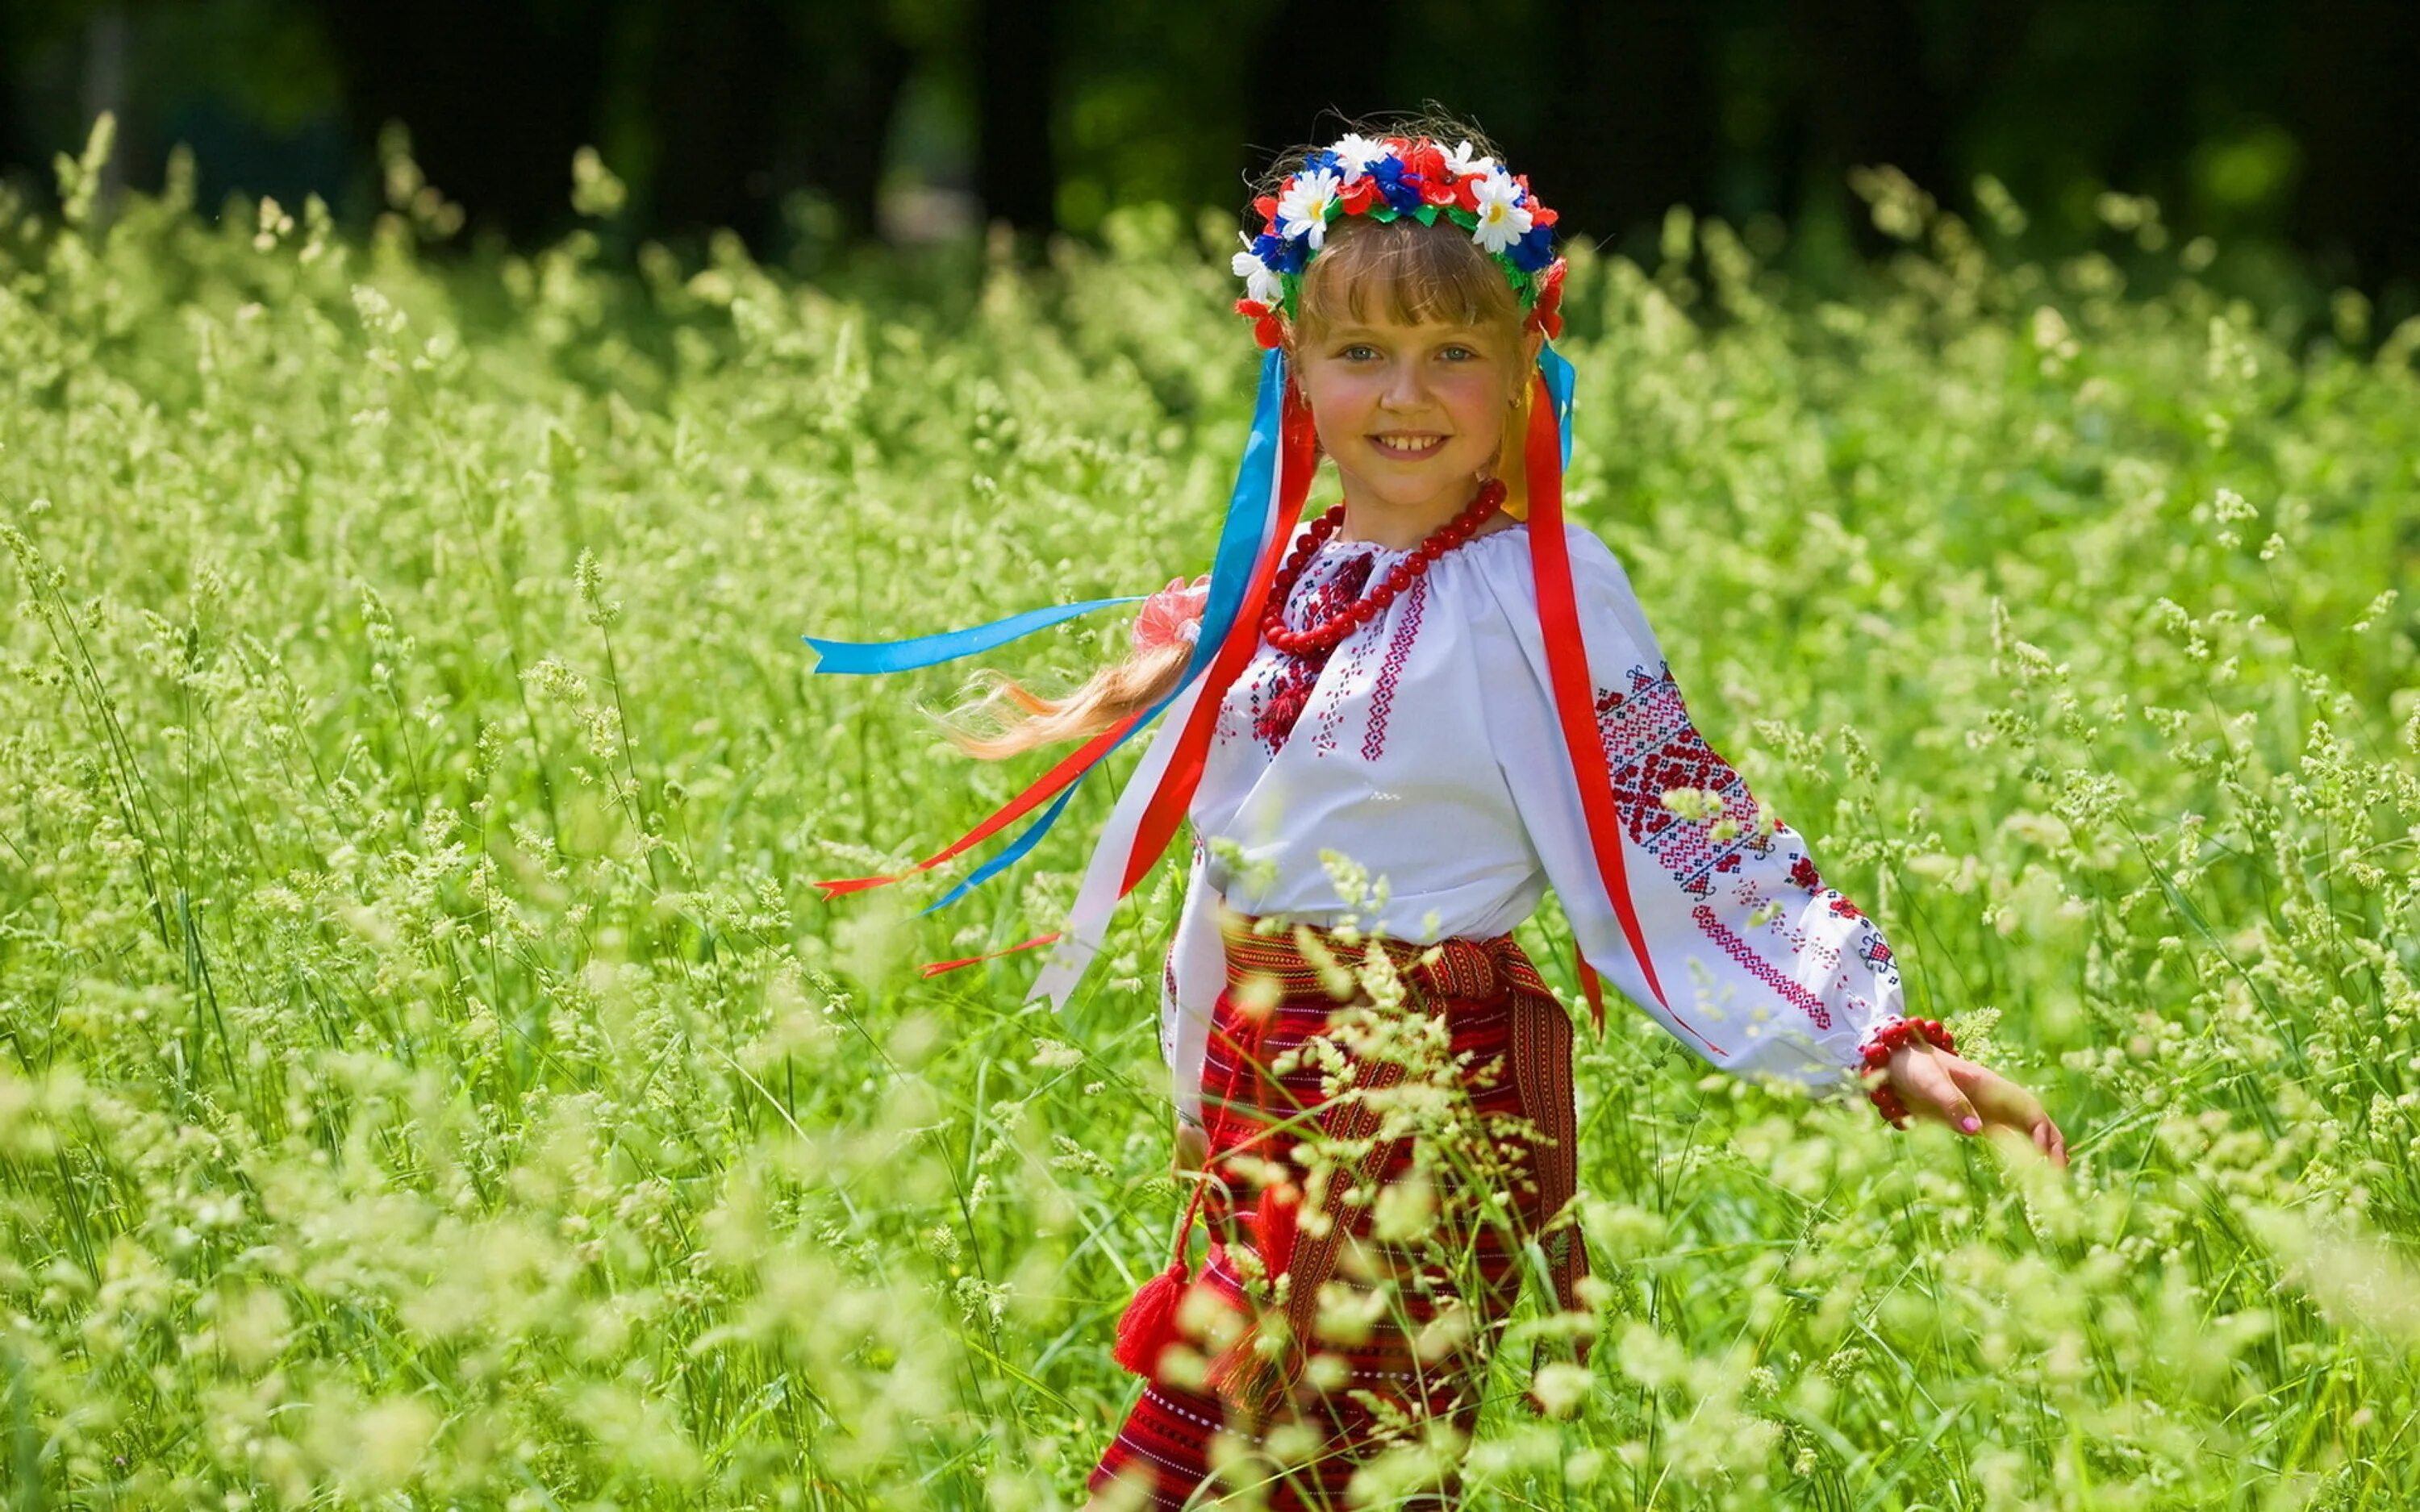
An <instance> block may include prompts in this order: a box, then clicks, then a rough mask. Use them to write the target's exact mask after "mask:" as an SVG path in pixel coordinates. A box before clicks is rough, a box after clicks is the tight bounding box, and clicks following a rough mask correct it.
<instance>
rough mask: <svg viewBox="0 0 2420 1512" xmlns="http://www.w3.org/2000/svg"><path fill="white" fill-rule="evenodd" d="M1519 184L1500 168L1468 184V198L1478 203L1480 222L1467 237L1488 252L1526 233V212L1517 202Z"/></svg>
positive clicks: (1510, 243)
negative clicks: (1469, 190)
mask: <svg viewBox="0 0 2420 1512" xmlns="http://www.w3.org/2000/svg"><path fill="white" fill-rule="evenodd" d="M1520 194H1521V186H1520V185H1519V184H1516V183H1514V182H1513V181H1512V176H1511V175H1510V174H1507V173H1505V172H1504V171H1503V170H1502V169H1498V170H1497V171H1496V172H1494V173H1492V174H1489V175H1488V176H1487V177H1484V178H1482V179H1481V180H1480V181H1479V182H1478V183H1476V184H1473V185H1472V186H1471V197H1472V198H1473V199H1475V200H1477V201H1478V202H1479V205H1478V208H1479V224H1477V225H1476V226H1473V227H1472V228H1471V232H1470V239H1472V240H1473V241H1476V242H1478V243H1479V244H1480V245H1481V247H1484V248H1486V249H1487V250H1488V251H1489V252H1502V251H1503V250H1504V249H1505V248H1507V247H1509V246H1511V245H1512V243H1514V242H1515V241H1518V240H1520V239H1522V238H1523V237H1525V236H1528V234H1529V211H1528V208H1527V207H1525V206H1522V205H1520V204H1518V203H1516V201H1517V200H1518V199H1519V198H1520Z"/></svg>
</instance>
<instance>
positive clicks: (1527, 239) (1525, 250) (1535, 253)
mask: <svg viewBox="0 0 2420 1512" xmlns="http://www.w3.org/2000/svg"><path fill="white" fill-rule="evenodd" d="M1505 255H1507V256H1509V257H1511V258H1512V266H1513V267H1515V268H1518V269H1519V270H1521V271H1523V272H1525V273H1535V272H1540V271H1543V270H1544V268H1545V267H1546V265H1547V264H1548V263H1551V262H1553V261H1554V260H1555V228H1554V227H1553V226H1551V225H1533V226H1531V227H1530V228H1529V229H1528V232H1526V233H1524V234H1523V235H1522V236H1521V237H1520V239H1517V240H1515V241H1514V242H1513V243H1512V246H1511V247H1509V248H1507V249H1506V253H1505Z"/></svg>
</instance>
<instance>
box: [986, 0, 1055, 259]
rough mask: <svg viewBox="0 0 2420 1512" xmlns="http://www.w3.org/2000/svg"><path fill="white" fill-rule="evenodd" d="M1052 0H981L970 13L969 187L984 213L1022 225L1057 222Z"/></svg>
mask: <svg viewBox="0 0 2420 1512" xmlns="http://www.w3.org/2000/svg"><path fill="white" fill-rule="evenodd" d="M1058 22H1059V7H1058V3H1057V0H980V3H979V4H978V5H977V6H976V20H975V81H976V90H975V93H976V102H975V113H976V121H975V128H976V131H977V133H978V135H979V137H980V138H981V140H980V141H979V142H978V143H977V144H976V148H975V193H976V195H977V197H979V198H980V199H981V200H982V201H983V206H984V214H985V216H987V217H988V218H990V219H991V220H994V221H1005V222H1007V223H1008V224H1010V225H1012V226H1014V227H1015V228H1016V229H1017V230H1018V231H1022V232H1036V233H1039V232H1047V231H1049V230H1050V229H1052V228H1053V227H1054V226H1055V225H1056V224H1058V214H1057V211H1058V204H1057V201H1058V193H1059V162H1058V156H1057V153H1056V152H1055V151H1054V149H1053V147H1052V146H1051V131H1050V127H1051V106H1052V104H1053V102H1054V101H1055V100H1056V98H1057V93H1058V91H1057V83H1058V53H1059V37H1058V32H1059V26H1058Z"/></svg>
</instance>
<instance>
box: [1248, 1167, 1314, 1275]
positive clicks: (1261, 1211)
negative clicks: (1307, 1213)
mask: <svg viewBox="0 0 2420 1512" xmlns="http://www.w3.org/2000/svg"><path fill="white" fill-rule="evenodd" d="M1301 1214H1302V1189H1301V1188H1299V1187H1297V1186H1295V1184H1294V1183H1293V1182H1292V1181H1280V1183H1278V1184H1277V1185H1276V1186H1273V1187H1270V1188H1269V1189H1268V1190H1267V1191H1265V1192H1264V1193H1262V1194H1261V1205H1260V1207H1259V1208H1257V1209H1255V1210H1254V1211H1253V1213H1252V1238H1253V1244H1254V1247H1255V1248H1256V1249H1258V1250H1259V1251H1260V1252H1261V1269H1262V1271H1263V1272H1264V1273H1266V1274H1267V1275H1268V1277H1269V1279H1271V1280H1272V1281H1274V1280H1276V1279H1277V1278H1278V1277H1279V1276H1280V1275H1282V1274H1284V1273H1285V1269H1286V1266H1287V1264H1288V1263H1289V1262H1290V1261H1292V1260H1293V1258H1294V1236H1295V1228H1296V1227H1297V1226H1298V1225H1299V1223H1300V1221H1301Z"/></svg>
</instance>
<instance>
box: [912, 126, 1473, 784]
mask: <svg viewBox="0 0 2420 1512" xmlns="http://www.w3.org/2000/svg"><path fill="white" fill-rule="evenodd" d="M1363 130H1374V128H1372V127H1369V126H1367V125H1365V126H1364V127H1363ZM1388 131H1390V132H1392V133H1393V134H1398V135H1410V136H1418V135H1423V134H1425V135H1428V136H1430V137H1432V138H1435V139H1439V140H1443V141H1445V142H1448V143H1459V142H1461V141H1462V140H1464V139H1465V138H1468V139H1469V140H1470V141H1471V142H1472V144H1473V147H1474V149H1475V150H1478V151H1481V152H1493V151H1494V148H1493V147H1491V146H1490V145H1489V144H1488V143H1487V142H1486V141H1485V140H1484V139H1483V138H1481V136H1480V134H1479V132H1478V131H1475V130H1472V129H1470V128H1467V127H1466V126H1464V125H1463V124H1462V123H1460V122H1458V121H1453V120H1450V119H1449V118H1446V117H1442V116H1426V117H1420V118H1418V119H1415V120H1412V121H1410V122H1407V123H1405V124H1404V125H1402V126H1397V127H1392V128H1388ZM1311 150H1312V149H1310V148H1302V149H1299V150H1297V151H1295V152H1290V153H1287V154H1285V155H1283V156H1282V157H1281V158H1280V162H1283V163H1286V164H1287V166H1286V167H1285V169H1284V170H1283V172H1279V173H1274V174H1273V179H1275V180H1281V179H1282V178H1283V177H1285V176H1286V175H1287V174H1291V173H1292V172H1293V171H1294V168H1295V167H1296V166H1299V165H1300V163H1301V162H1302V160H1303V159H1304V158H1305V157H1307V156H1308V155H1309V154H1310V152H1311ZM1373 312H1383V313H1384V314H1385V315H1386V316H1388V317H1389V318H1390V319H1391V320H1393V321H1394V322H1396V323H1399V324H1404V325H1420V324H1425V323H1427V322H1429V321H1443V322H1448V323H1451V324H1456V325H1476V326H1485V325H1490V324H1496V323H1498V322H1501V323H1502V324H1504V325H1505V326H1506V327H1507V328H1508V329H1509V330H1510V331H1511V332H1512V336H1513V338H1514V339H1515V340H1516V341H1517V340H1518V339H1519V337H1520V333H1521V305H1520V301H1519V300H1518V299H1517V298H1515V297H1514V295H1513V293H1512V285H1510V284H1508V283H1507V282H1505V278H1504V270H1503V269H1502V268H1501V267H1499V266H1498V265H1497V262H1496V259H1494V258H1493V257H1490V256H1489V255H1487V254H1486V253H1485V252H1484V251H1482V250H1481V248H1480V246H1479V244H1478V243H1477V242H1476V241H1473V240H1472V239H1471V238H1470V236H1469V234H1468V233H1467V232H1465V231H1464V230H1463V229H1462V228H1461V227H1459V226H1457V225H1454V224H1452V223H1450V222H1446V221H1440V222H1439V223H1438V224H1435V225H1428V224H1422V223H1421V222H1419V221H1417V220H1414V219H1412V218H1410V217H1399V218H1398V219H1396V220H1393V221H1384V222H1382V221H1373V220H1371V219H1369V218H1368V217H1366V216H1358V215H1348V216H1342V217H1340V218H1339V219H1338V220H1337V221H1336V222H1335V223H1333V224H1330V225H1329V226H1328V228H1327V231H1326V244H1325V245H1324V246H1323V247H1322V248H1321V250H1320V253H1319V255H1317V256H1315V257H1313V258H1312V259H1311V263H1310V265H1309V266H1308V267H1307V268H1306V269H1304V270H1303V276H1302V285H1301V288H1300V297H1299V303H1298V306H1297V309H1296V311H1295V316H1296V318H1295V323H1294V325H1293V327H1292V328H1291V329H1289V330H1288V331H1287V332H1286V355H1287V357H1288V359H1289V365H1291V364H1292V360H1293V359H1294V358H1295V353H1296V352H1297V351H1298V350H1299V349H1300V347H1301V344H1302V343H1304V342H1307V341H1316V340H1317V339H1318V335H1319V332H1323V331H1325V330H1326V329H1327V328H1329V327H1330V326H1333V325H1335V324H1338V323H1340V322H1342V321H1344V320H1348V319H1349V320H1354V321H1366V320H1368V319H1369V318H1370V316H1371V315H1372V314H1373ZM1192 649H1193V648H1192V647H1191V646H1190V645H1188V644H1187V643H1185V642H1183V641H1178V642H1176V643H1175V644H1173V645H1168V646H1159V647H1156V648H1154V649H1152V650H1149V651H1135V652H1130V653H1129V654H1128V655H1127V656H1126V657H1125V659H1124V660H1122V661H1117V662H1112V663H1111V664H1109V666H1107V667H1104V668H1102V669H1101V670H1100V671H1096V672H1094V673H1093V675H1092V676H1090V677H1088V678H1086V679H1085V680H1084V681H1083V683H1081V684H1080V685H1078V687H1076V688H1074V689H1073V690H1072V691H1070V692H1067V693H1065V694H1063V695H1061V696H1059V697H1057V698H1051V697H1047V696H1046V695H1043V694H1039V693H1035V692H1034V691H1032V689H1030V688H1028V687H1024V686H1023V685H1022V684H1020V683H1018V682H1017V681H1016V680H1015V679H1014V678H1012V677H1009V676H1008V675H1007V674H1005V673H1003V672H1000V671H993V670H990V669H988V668H986V669H985V670H984V671H979V672H977V673H976V674H975V675H974V678H973V679H972V682H973V684H974V685H975V688H976V689H979V690H970V696H969V697H967V698H966V699H964V700H962V701H961V702H959V703H958V704H957V706H956V707H954V708H952V709H950V710H949V711H947V712H946V713H944V714H941V715H939V716H938V719H939V723H940V726H941V729H942V732H943V733H945V734H946V735H947V736H948V737H949V739H950V740H951V741H952V743H954V745H956V746H957V747H958V748H959V749H961V750H963V751H966V752H967V753H968V754H970V755H972V756H979V757H982V758H984V759H985V760H986V761H998V760H1000V759H1001V758H1002V757H1006V756H1014V755H1016V754H1017V753H1018V752H1020V751H1026V750H1031V749H1032V748H1034V747H1036V746H1047V745H1052V744H1055V743H1057V742H1059V741H1063V740H1080V739H1084V738H1086V737H1087V736H1091V735H1095V734H1098V733H1101V732H1102V731H1104V730H1107V729H1109V727H1110V726H1112V725H1114V724H1116V723H1117V722H1118V721H1119V720H1121V719H1123V718H1125V717H1126V716H1128V715H1130V714H1133V713H1134V712H1136V711H1137V710H1139V709H1145V708H1149V707H1150V706H1151V705H1152V704H1154V703H1156V702H1158V701H1159V700H1161V699H1163V698H1166V697H1167V696H1168V695H1169V694H1170V693H1171V692H1173V691H1175V688H1176V681H1177V678H1178V677H1179V676H1181V675H1182V674H1183V672H1184V670H1185V663H1186V659H1187V656H1189V655H1190V653H1191V652H1192Z"/></svg>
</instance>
